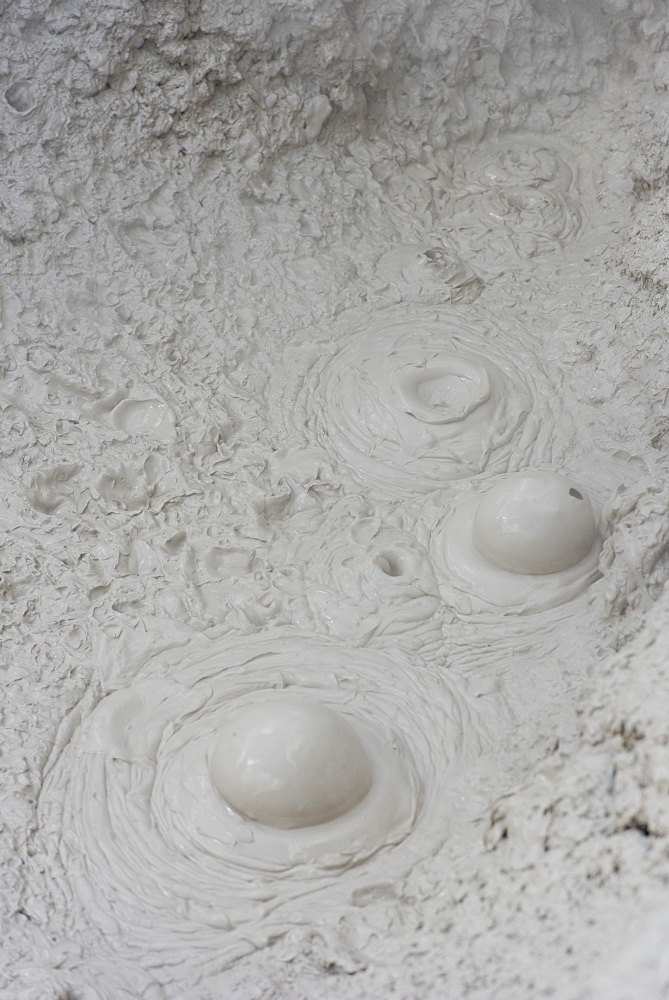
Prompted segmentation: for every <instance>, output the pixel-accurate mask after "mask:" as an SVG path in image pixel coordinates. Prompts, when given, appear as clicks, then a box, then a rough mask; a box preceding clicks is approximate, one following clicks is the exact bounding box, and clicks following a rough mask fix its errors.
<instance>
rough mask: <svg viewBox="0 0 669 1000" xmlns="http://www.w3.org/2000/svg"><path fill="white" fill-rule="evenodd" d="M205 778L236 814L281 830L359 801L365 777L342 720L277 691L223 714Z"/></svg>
mask: <svg viewBox="0 0 669 1000" xmlns="http://www.w3.org/2000/svg"><path fill="white" fill-rule="evenodd" d="M211 776H212V780H213V782H214V784H215V785H216V787H217V789H218V790H219V792H220V793H221V795H222V796H223V798H224V799H225V800H226V801H227V802H229V803H230V805H231V806H233V808H234V809H236V810H237V811H238V812H239V813H241V814H242V816H246V817H247V819H255V820H258V822H260V823H265V824H268V825H269V826H276V827H280V828H281V829H286V830H290V829H293V828H294V827H303V826H317V825H319V824H321V823H327V822H328V821H329V820H334V819H338V818H339V817H340V816H341V815H342V814H343V813H346V812H349V811H350V810H351V809H353V807H354V806H357V805H358V803H359V802H360V801H361V799H364V797H365V796H366V795H367V793H368V792H369V789H370V787H371V785H372V780H373V772H372V764H371V761H370V758H369V755H368V754H367V751H366V750H365V747H364V745H363V742H362V740H361V739H360V737H359V736H358V734H357V732H356V731H355V729H354V728H353V726H351V724H350V723H348V722H347V721H346V720H345V719H344V718H342V717H341V716H339V715H338V714H337V713H336V712H333V711H332V710H331V709H329V708H325V706H323V705H319V704H318V703H314V702H307V701H296V700H295V699H294V698H285V697H283V698H278V699H272V700H271V701H267V702H263V703H262V704H260V705H251V706H248V707H247V708H246V709H244V710H243V711H241V712H238V713H236V714H235V715H233V717H232V718H231V719H228V720H226V722H225V723H224V725H223V729H222V732H221V734H220V736H219V740H218V744H217V746H216V749H215V750H214V754H213V757H212V760H211Z"/></svg>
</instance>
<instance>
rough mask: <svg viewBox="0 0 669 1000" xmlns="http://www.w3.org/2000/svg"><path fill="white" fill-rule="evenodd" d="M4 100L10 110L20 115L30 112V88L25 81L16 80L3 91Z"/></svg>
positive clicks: (31, 104) (31, 105) (31, 101)
mask: <svg viewBox="0 0 669 1000" xmlns="http://www.w3.org/2000/svg"><path fill="white" fill-rule="evenodd" d="M5 100H6V101H7V104H9V106H10V108H13V110H14V111H16V112H17V113H18V114H20V115H25V114H27V113H28V112H29V111H32V108H33V105H34V101H33V96H32V94H31V92H30V87H29V86H28V84H27V83H26V82H25V80H17V82H16V83H13V84H12V85H11V87H8V88H7V90H6V91H5Z"/></svg>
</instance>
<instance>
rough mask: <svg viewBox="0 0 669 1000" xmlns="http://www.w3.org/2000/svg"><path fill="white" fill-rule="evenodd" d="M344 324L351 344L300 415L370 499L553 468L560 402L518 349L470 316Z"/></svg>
mask: <svg viewBox="0 0 669 1000" xmlns="http://www.w3.org/2000/svg"><path fill="white" fill-rule="evenodd" d="M348 322H349V323H350V325H351V330H350V334H349V337H348V338H347V340H348V342H347V343H346V344H345V346H344V347H342V348H341V349H340V350H339V351H338V352H337V353H336V354H335V355H334V356H333V357H331V358H329V359H327V360H326V361H325V362H324V363H322V364H320V365H316V366H315V367H314V369H313V370H312V371H311V373H310V374H309V377H308V379H307V388H306V399H305V403H304V405H305V408H306V411H307V414H308V422H309V426H310V429H311V431H312V433H313V436H314V438H315V439H316V440H317V441H318V442H319V443H320V444H322V445H323V447H324V448H325V449H326V451H328V452H329V453H330V454H331V455H332V457H333V460H334V461H336V462H338V463H340V464H341V465H342V466H343V468H344V469H345V470H346V471H347V472H348V473H349V474H350V476H351V477H352V478H353V479H354V480H355V481H356V482H357V483H358V484H359V485H361V486H364V487H365V489H366V491H367V494H368V495H369V496H371V497H372V498H373V499H393V498H397V497H402V496H411V495H415V494H417V493H421V492H428V491H430V490H435V489H439V488H440V487H443V486H444V485H445V484H447V483H448V482H450V481H455V480H459V479H465V478H472V477H474V476H477V475H478V474H480V473H482V472H483V471H486V472H488V473H492V472H500V471H509V470H510V469H512V468H514V463H516V462H519V463H521V464H526V463H528V462H530V461H532V459H533V458H534V459H535V460H537V459H539V460H542V461H546V460H547V458H548V454H549V450H550V447H551V445H550V438H549V435H548V433H547V423H546V418H547V415H546V409H547V406H548V403H547V400H549V399H550V397H551V395H552V394H551V393H549V392H548V391H543V392H542V391H541V388H540V387H541V386H542V383H543V382H544V376H543V373H542V370H541V367H540V365H539V364H538V362H537V360H536V358H533V357H532V356H531V354H529V352H528V351H527V349H526V348H524V347H523V346H522V339H523V338H522V337H518V336H517V335H515V336H514V334H513V332H512V331H506V330H505V331H504V335H503V337H502V335H501V334H500V333H499V332H498V331H497V330H496V328H495V326H494V325H493V323H492V321H491V319H490V318H489V316H487V315H485V314H482V313H477V312H475V311H474V310H473V309H471V308H470V309H467V310H461V309H455V308H452V309H443V310H430V309H428V308H426V307H424V306H415V307H413V308H412V309H407V308H406V307H400V308H398V309H396V310H394V309H386V310H380V311H378V312H376V313H375V314H374V313H371V314H370V313H367V315H365V316H364V318H363V317H360V316H356V317H355V318H353V317H349V318H348ZM542 425H543V427H542Z"/></svg>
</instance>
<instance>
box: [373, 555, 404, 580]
mask: <svg viewBox="0 0 669 1000" xmlns="http://www.w3.org/2000/svg"><path fill="white" fill-rule="evenodd" d="M375 562H376V565H377V566H378V567H379V569H380V570H381V572H382V573H385V574H386V576H402V574H403V573H404V566H403V564H402V559H401V557H400V556H398V555H396V554H395V553H394V552H382V553H381V555H379V556H377V558H376V560H375Z"/></svg>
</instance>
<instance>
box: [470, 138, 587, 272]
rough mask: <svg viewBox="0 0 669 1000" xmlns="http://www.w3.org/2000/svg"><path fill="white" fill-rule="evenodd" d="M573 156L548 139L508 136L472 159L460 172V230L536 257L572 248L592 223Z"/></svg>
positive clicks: (471, 157)
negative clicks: (498, 240)
mask: <svg viewBox="0 0 669 1000" xmlns="http://www.w3.org/2000/svg"><path fill="white" fill-rule="evenodd" d="M574 160H575V158H574V156H573V154H572V153H571V151H570V150H569V149H568V148H567V147H566V146H565V145H564V144H562V143H559V142H557V141H554V140H551V139H549V138H547V137H545V136H531V135H528V136H522V135H521V136H508V137H507V138H506V139H501V140H500V141H499V142H497V143H494V144H491V145H488V146H484V147H482V148H480V149H477V150H475V151H474V152H472V153H470V154H469V155H467V156H466V157H465V158H464V159H463V160H462V161H461V162H460V163H459V164H458V168H457V170H456V174H455V177H456V182H457V186H458V189H459V192H460V193H459V194H458V196H457V198H456V200H455V204H454V220H453V221H454V224H455V226H456V228H459V229H463V230H468V231H470V232H476V231H479V232H483V233H488V234H489V235H491V236H493V237H495V236H500V235H501V236H503V237H504V238H505V241H506V242H507V245H508V244H510V245H511V247H512V248H513V249H514V250H515V252H516V253H518V254H520V255H523V256H528V257H533V256H536V255H540V254H545V253H551V252H554V251H555V250H559V249H562V248H564V247H565V246H567V245H568V244H570V243H572V242H573V241H574V240H575V239H577V238H578V236H579V235H580V233H581V230H582V228H583V226H584V224H585V223H586V222H587V218H588V216H587V214H586V209H585V207H584V199H583V197H582V192H581V191H580V190H579V174H578V168H577V166H576V164H575V162H574Z"/></svg>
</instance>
